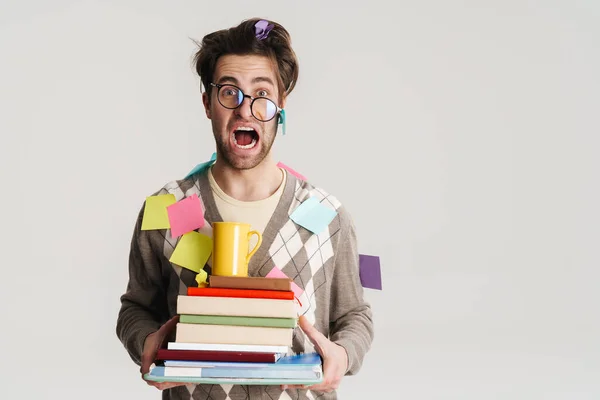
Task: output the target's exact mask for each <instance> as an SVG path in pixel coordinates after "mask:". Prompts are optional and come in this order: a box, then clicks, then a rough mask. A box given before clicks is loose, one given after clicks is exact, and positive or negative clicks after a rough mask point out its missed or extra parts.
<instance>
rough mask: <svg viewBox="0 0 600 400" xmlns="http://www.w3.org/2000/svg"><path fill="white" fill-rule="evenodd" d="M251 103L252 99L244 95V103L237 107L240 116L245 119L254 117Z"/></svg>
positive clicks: (236, 110)
mask: <svg viewBox="0 0 600 400" xmlns="http://www.w3.org/2000/svg"><path fill="white" fill-rule="evenodd" d="M251 103H252V100H250V99H249V98H248V97H244V98H243V100H242V104H240V106H239V107H238V108H236V109H235V113H236V114H237V115H238V116H239V117H240V118H243V119H245V120H248V119H250V117H252V111H251V110H250V104H251Z"/></svg>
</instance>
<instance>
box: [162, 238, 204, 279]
mask: <svg viewBox="0 0 600 400" xmlns="http://www.w3.org/2000/svg"><path fill="white" fill-rule="evenodd" d="M211 253H212V239H211V238H210V237H209V236H206V235H203V234H201V233H198V232H196V231H191V232H188V233H186V234H184V235H183V236H181V238H180V239H179V242H178V243H177V246H175V250H173V254H171V258H170V259H169V261H171V262H172V263H173V264H177V265H179V266H180V267H183V268H187V269H189V270H191V271H194V272H196V273H199V272H200V270H202V269H203V268H204V265H206V262H207V261H208V258H209V257H210V254H211Z"/></svg>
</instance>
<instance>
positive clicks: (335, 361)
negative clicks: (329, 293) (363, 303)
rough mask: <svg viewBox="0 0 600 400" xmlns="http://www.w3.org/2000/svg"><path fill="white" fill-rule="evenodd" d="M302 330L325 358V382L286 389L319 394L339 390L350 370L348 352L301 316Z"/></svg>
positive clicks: (299, 320) (290, 386) (285, 386)
mask: <svg viewBox="0 0 600 400" xmlns="http://www.w3.org/2000/svg"><path fill="white" fill-rule="evenodd" d="M298 325H299V326H300V329H302V331H303V332H304V333H305V334H306V336H307V337H308V338H309V339H310V341H311V342H312V344H313V345H314V346H315V349H316V350H317V352H318V353H319V354H320V355H321V357H322V358H323V382H321V383H319V384H316V385H312V386H306V385H284V386H282V387H281V388H282V389H283V390H285V389H298V388H299V389H310V390H314V391H318V392H326V393H329V392H332V391H334V390H335V389H337V388H338V387H339V385H340V382H341V380H342V378H343V377H344V375H345V374H346V370H347V369H348V354H347V353H346V350H345V349H344V348H343V347H342V346H340V345H338V344H336V343H333V342H332V341H330V340H329V339H327V338H326V337H325V336H324V335H323V334H322V333H321V332H319V331H318V330H317V328H315V327H314V326H312V325H311V324H310V322H308V320H307V319H306V317H304V316H301V317H300V318H299V319H298Z"/></svg>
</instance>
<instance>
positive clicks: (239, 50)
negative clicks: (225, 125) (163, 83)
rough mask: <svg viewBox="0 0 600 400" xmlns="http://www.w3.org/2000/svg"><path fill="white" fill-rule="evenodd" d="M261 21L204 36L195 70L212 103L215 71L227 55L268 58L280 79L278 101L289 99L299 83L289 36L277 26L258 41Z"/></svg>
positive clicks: (247, 21) (296, 62)
mask: <svg viewBox="0 0 600 400" xmlns="http://www.w3.org/2000/svg"><path fill="white" fill-rule="evenodd" d="M260 20H261V18H252V19H248V20H244V21H242V23H240V24H239V25H238V26H235V27H232V28H229V29H222V30H219V31H216V32H212V33H209V34H207V35H206V36H204V38H203V39H202V42H201V43H198V42H196V44H197V45H198V47H199V49H198V51H197V52H196V54H195V56H194V61H193V62H194V66H195V69H196V72H197V73H198V75H199V76H200V79H201V81H202V86H204V88H205V89H206V92H207V94H208V96H209V99H210V94H211V91H212V86H210V82H212V80H213V76H214V72H215V68H216V66H217V61H218V59H219V57H221V56H223V55H226V54H234V55H258V56H265V57H268V58H269V59H270V60H271V61H272V62H273V66H274V68H275V71H276V75H277V81H278V82H277V83H278V85H277V86H278V89H279V99H280V100H281V99H283V98H284V97H285V96H287V95H289V94H290V93H291V92H292V90H293V89H294V86H296V81H297V80H298V60H297V58H296V54H295V53H294V50H293V49H292V45H291V37H290V34H289V32H288V31H287V30H286V29H285V28H284V27H283V26H281V25H280V24H278V23H277V22H273V21H269V20H266V21H267V22H268V23H269V24H272V25H273V28H272V30H271V31H270V32H269V33H268V36H267V37H266V38H265V39H262V40H259V39H257V37H256V34H255V28H254V25H255V24H256V23H257V22H258V21H260Z"/></svg>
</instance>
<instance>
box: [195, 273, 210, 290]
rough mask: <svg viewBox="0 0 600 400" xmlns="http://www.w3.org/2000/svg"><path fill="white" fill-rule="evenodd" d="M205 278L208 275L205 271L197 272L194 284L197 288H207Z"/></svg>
mask: <svg viewBox="0 0 600 400" xmlns="http://www.w3.org/2000/svg"><path fill="white" fill-rule="evenodd" d="M207 278H208V274H207V273H206V271H205V270H203V269H201V270H200V271H198V274H197V275H196V283H198V287H206V286H208V282H206V279H207Z"/></svg>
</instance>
